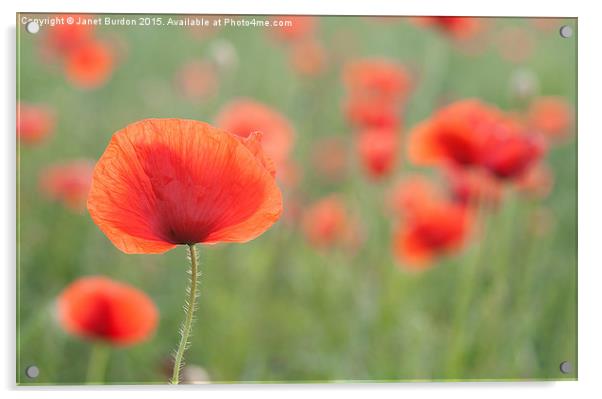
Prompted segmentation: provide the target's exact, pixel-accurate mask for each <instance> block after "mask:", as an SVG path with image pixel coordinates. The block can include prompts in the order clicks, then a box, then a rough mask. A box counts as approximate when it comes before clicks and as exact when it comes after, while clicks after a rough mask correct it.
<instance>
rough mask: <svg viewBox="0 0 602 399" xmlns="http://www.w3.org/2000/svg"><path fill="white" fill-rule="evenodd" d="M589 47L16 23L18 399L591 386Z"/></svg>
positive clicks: (382, 21)
mask: <svg viewBox="0 0 602 399" xmlns="http://www.w3.org/2000/svg"><path fill="white" fill-rule="evenodd" d="M576 36H577V21H576V19H542V18H460V17H359V16H354V17H348V16H250V15H246V16H233V15H230V16H217V15H115V14H106V15H82V14H71V15H51V14H18V15H17V41H18V42H17V62H18V64H17V74H18V82H17V88H18V98H17V100H18V102H17V104H18V108H17V121H18V126H17V135H18V148H17V151H18V157H17V159H18V225H17V232H18V264H17V270H18V273H17V276H18V281H17V284H18V300H17V304H18V309H17V317H18V319H17V343H18V349H17V382H18V383H19V384H23V385H34V384H35V385H37V384H39V385H51V384H168V383H182V384H189V383H205V382H215V383H224V382H228V383H236V382H334V381H338V382H340V381H416V380H420V381H430V380H471V381H472V380H561V379H569V380H572V379H576V378H577V352H576V347H577V336H576V317H577V316H576V293H577V286H576V284H577V283H576V275H577V256H576V254H577V236H576V231H577V230H576V229H577V219H576V212H577V202H576V200H577V198H576V197H577V191H576V187H577V181H576V172H577V163H576V161H577V147H576V137H577V131H576V112H577V108H576V78H577V75H576V74H577V72H576V51H577V37H576ZM201 274H202V276H201Z"/></svg>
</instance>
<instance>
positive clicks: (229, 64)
mask: <svg viewBox="0 0 602 399" xmlns="http://www.w3.org/2000/svg"><path fill="white" fill-rule="evenodd" d="M209 53H210V54H211V58H212V59H213V62H215V64H216V65H217V66H218V68H219V69H220V70H226V71H228V70H232V69H234V68H236V67H237V66H238V53H237V52H236V48H235V47H234V45H232V42H230V41H229V40H226V39H221V38H220V39H216V40H214V41H212V42H211V44H210V45H209Z"/></svg>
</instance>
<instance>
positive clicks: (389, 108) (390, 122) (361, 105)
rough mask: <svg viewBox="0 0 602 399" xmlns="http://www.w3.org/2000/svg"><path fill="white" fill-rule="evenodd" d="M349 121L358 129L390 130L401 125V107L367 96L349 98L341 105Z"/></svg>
mask: <svg viewBox="0 0 602 399" xmlns="http://www.w3.org/2000/svg"><path fill="white" fill-rule="evenodd" d="M343 107H344V110H345V114H346V115H347V118H348V119H349V121H350V122H351V123H352V124H353V125H355V126H357V127H360V128H368V127H374V128H390V129H395V128H398V127H399V126H400V125H401V118H400V116H399V114H400V112H401V107H400V106H398V105H397V104H396V103H395V102H391V101H388V100H379V99H375V98H370V97H367V96H356V97H351V98H349V99H348V100H347V101H346V103H345V104H344V105H343Z"/></svg>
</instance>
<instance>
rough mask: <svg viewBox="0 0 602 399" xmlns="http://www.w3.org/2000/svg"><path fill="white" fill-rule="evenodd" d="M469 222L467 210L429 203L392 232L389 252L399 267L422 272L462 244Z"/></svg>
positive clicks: (458, 206)
mask: <svg viewBox="0 0 602 399" xmlns="http://www.w3.org/2000/svg"><path fill="white" fill-rule="evenodd" d="M471 223H472V216H471V213H470V211H469V210H468V209H467V208H466V207H464V206H462V205H459V204H456V203H452V202H448V201H429V202H427V203H425V204H424V206H422V207H419V208H417V209H414V210H413V212H412V213H411V214H409V215H407V217H406V218H404V219H403V222H402V223H401V224H400V225H399V226H398V228H397V229H396V231H395V232H394V237H393V249H394V253H395V255H396V256H397V259H398V261H399V262H400V263H401V265H402V266H404V267H407V268H409V269H413V270H421V269H425V268H427V267H428V266H430V265H431V264H432V261H433V260H434V259H435V258H436V257H439V256H443V255H447V254H450V253H453V252H456V251H459V250H461V249H462V248H463V246H464V245H465V243H466V241H467V238H468V235H469V232H470V226H471Z"/></svg>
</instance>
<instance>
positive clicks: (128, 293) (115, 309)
mask: <svg viewBox="0 0 602 399" xmlns="http://www.w3.org/2000/svg"><path fill="white" fill-rule="evenodd" d="M57 308H58V319H59V322H60V324H61V326H62V327H63V328H64V329H65V330H66V331H67V332H68V333H70V334H73V335H77V336H80V337H82V338H85V339H91V340H100V341H104V342H107V343H110V344H112V345H118V346H126V345H133V344H136V343H139V342H141V341H144V340H146V339H148V338H149V337H150V336H151V335H152V334H153V332H154V331H155V328H156V326H157V320H158V318H159V315H158V311H157V308H156V307H155V304H154V303H153V302H152V300H151V299H150V298H149V297H148V296H147V295H146V294H145V293H144V292H142V291H140V290H138V289H136V288H134V287H131V286H129V285H127V284H124V283H119V282H117V281H113V280H110V279H108V278H106V277H96V276H94V277H84V278H81V279H79V280H76V281H75V282H74V283H72V284H71V285H69V286H68V287H67V288H66V289H65V290H64V291H63V292H62V293H61V294H60V296H59V298H58V303H57Z"/></svg>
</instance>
